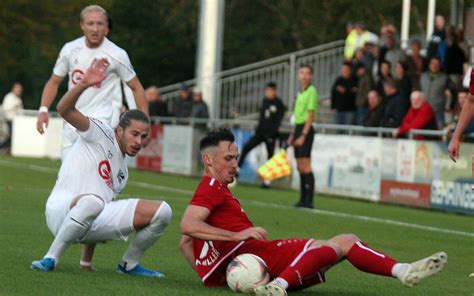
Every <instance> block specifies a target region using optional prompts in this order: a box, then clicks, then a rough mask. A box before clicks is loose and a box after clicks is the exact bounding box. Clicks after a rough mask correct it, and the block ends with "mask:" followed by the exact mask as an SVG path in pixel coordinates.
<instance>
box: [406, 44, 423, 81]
mask: <svg viewBox="0 0 474 296" xmlns="http://www.w3.org/2000/svg"><path fill="white" fill-rule="evenodd" d="M410 48H411V54H409V55H408V56H407V57H406V64H407V76H408V78H409V79H410V81H411V85H412V87H413V89H414V90H421V86H420V77H421V74H423V72H425V71H426V68H427V66H428V62H427V60H426V58H425V57H424V56H422V55H421V41H420V40H417V39H416V40H413V41H412V43H411V45H410Z"/></svg>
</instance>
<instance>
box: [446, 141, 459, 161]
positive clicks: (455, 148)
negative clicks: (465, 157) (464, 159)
mask: <svg viewBox="0 0 474 296" xmlns="http://www.w3.org/2000/svg"><path fill="white" fill-rule="evenodd" d="M448 152H449V156H450V157H451V159H452V160H453V161H454V162H456V159H458V158H459V139H458V138H457V137H452V138H451V141H450V142H449V146H448Z"/></svg>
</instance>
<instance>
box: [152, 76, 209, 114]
mask: <svg viewBox="0 0 474 296" xmlns="http://www.w3.org/2000/svg"><path fill="white" fill-rule="evenodd" d="M145 97H146V98H147V100H148V109H149V112H150V116H151V117H154V116H160V117H176V118H177V119H184V120H186V119H190V118H209V110H208V107H207V104H206V102H204V100H203V95H202V91H201V90H200V89H199V88H194V89H193V90H192V91H191V90H190V88H189V86H188V85H187V84H186V83H181V85H180V89H179V95H178V98H177V99H176V100H174V102H173V105H171V106H170V105H168V102H166V101H165V100H163V99H162V98H161V95H160V89H159V88H158V87H156V86H154V85H152V86H150V87H148V88H147V89H146V90H145Z"/></svg>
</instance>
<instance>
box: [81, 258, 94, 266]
mask: <svg viewBox="0 0 474 296" xmlns="http://www.w3.org/2000/svg"><path fill="white" fill-rule="evenodd" d="M79 264H80V265H81V266H86V267H89V266H92V262H87V261H82V260H81V261H79Z"/></svg>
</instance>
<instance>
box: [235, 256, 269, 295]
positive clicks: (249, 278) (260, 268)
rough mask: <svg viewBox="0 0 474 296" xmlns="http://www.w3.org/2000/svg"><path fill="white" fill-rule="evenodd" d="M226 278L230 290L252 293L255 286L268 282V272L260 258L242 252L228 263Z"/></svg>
mask: <svg viewBox="0 0 474 296" xmlns="http://www.w3.org/2000/svg"><path fill="white" fill-rule="evenodd" d="M226 278H227V285H229V288H230V289H231V290H232V291H234V292H240V293H253V292H254V289H255V288H256V287H258V286H260V285H264V284H266V283H268V281H269V280H270V274H269V273H268V267H267V265H266V264H265V261H263V260H262V258H260V257H258V256H256V255H253V254H242V255H239V256H237V257H235V258H234V260H232V261H231V262H230V263H229V265H228V266H227V272H226Z"/></svg>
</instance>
